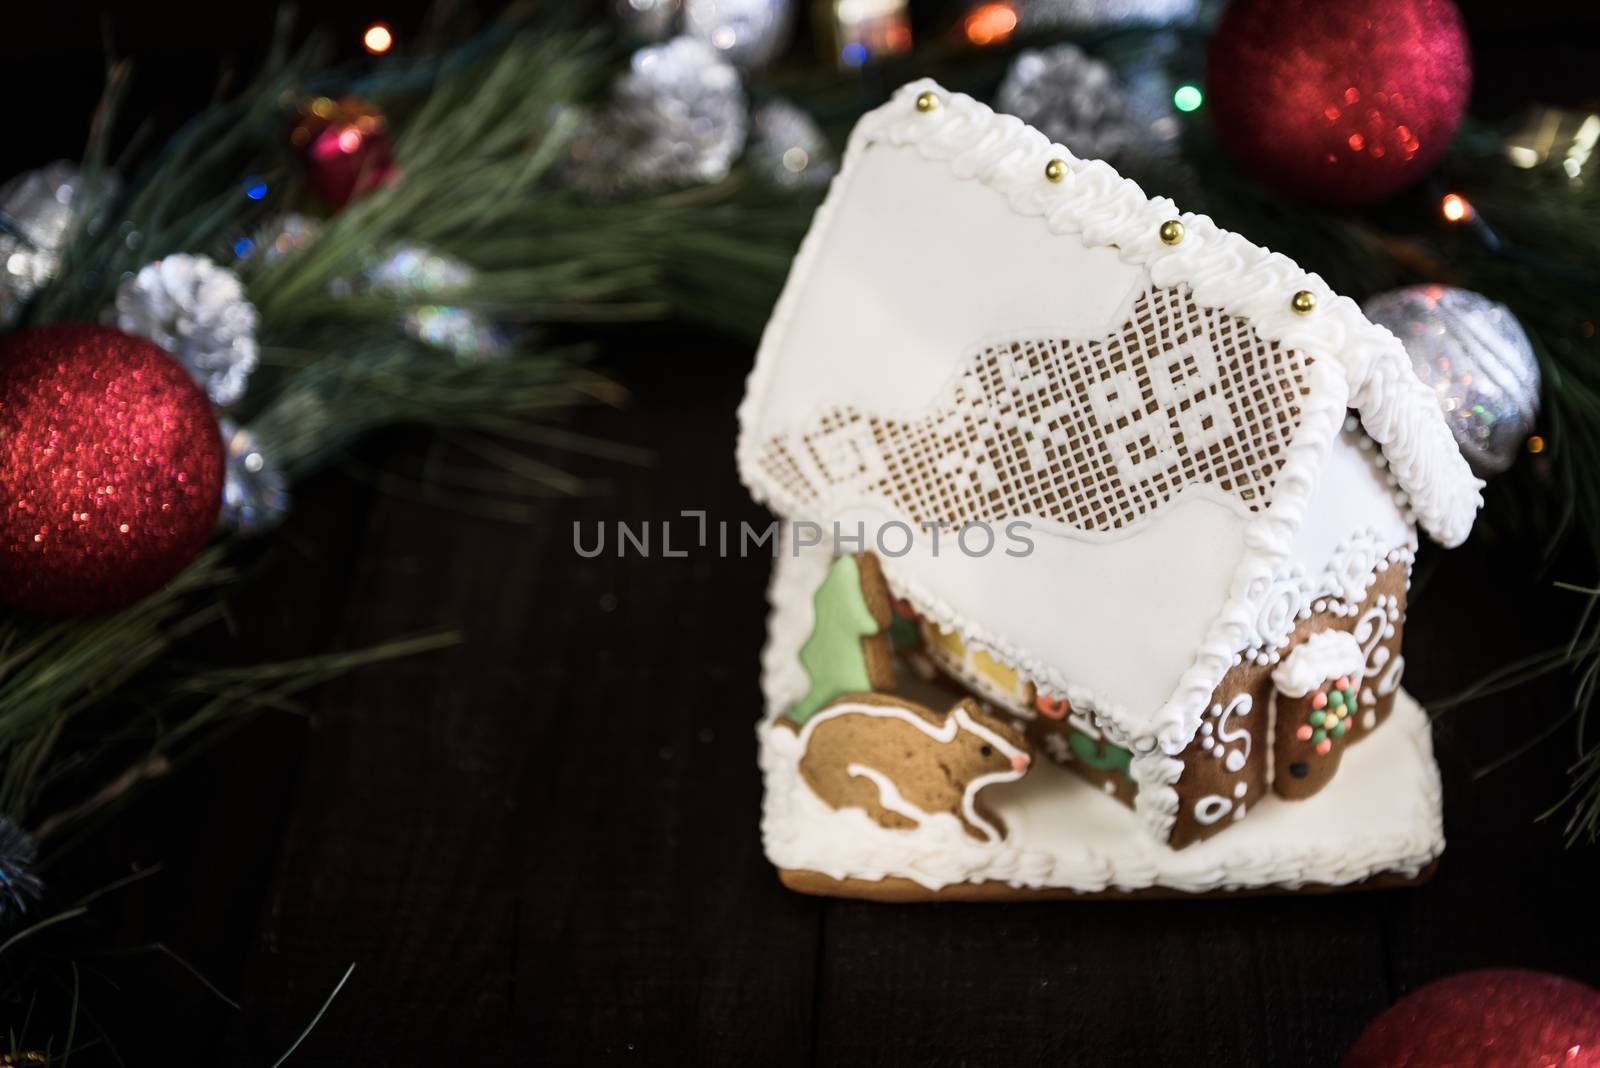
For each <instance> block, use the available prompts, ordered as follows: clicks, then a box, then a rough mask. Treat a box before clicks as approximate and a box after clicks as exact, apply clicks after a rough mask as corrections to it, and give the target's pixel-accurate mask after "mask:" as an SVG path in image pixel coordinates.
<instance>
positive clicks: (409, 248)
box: [360, 241, 478, 297]
mask: <svg viewBox="0 0 1600 1068" xmlns="http://www.w3.org/2000/svg"><path fill="white" fill-rule="evenodd" d="M477 277H478V272H477V271H475V270H473V269H472V265H471V264H470V263H467V262H466V261H464V260H459V259H457V258H456V257H454V256H451V255H449V254H447V253H444V252H440V251H439V250H438V249H435V248H432V247H430V246H428V245H419V244H415V243H412V242H409V241H401V242H396V243H395V244H393V245H390V246H389V247H388V248H387V249H385V250H384V251H383V252H382V253H381V254H379V255H377V256H373V257H372V258H371V259H369V260H368V261H367V262H366V263H364V264H363V265H362V268H361V280H360V288H361V289H362V290H364V291H365V292H369V293H381V294H383V295H384V296H390V297H437V296H444V295H448V294H449V293H451V292H453V291H459V290H462V289H465V288H466V287H467V286H469V285H471V284H472V283H473V281H474V280H475V279H476V278H477Z"/></svg>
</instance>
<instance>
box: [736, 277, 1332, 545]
mask: <svg viewBox="0 0 1600 1068" xmlns="http://www.w3.org/2000/svg"><path fill="white" fill-rule="evenodd" d="M1310 363H1311V361H1310V358H1309V357H1307V356H1305V355H1304V354H1302V353H1299V352H1297V351H1296V350H1293V349H1288V348H1284V347H1282V346H1280V345H1278V344H1277V343H1276V342H1266V341H1262V340H1261V339H1260V338H1259V337H1258V336H1257V335H1256V334H1255V333H1254V332H1253V331H1252V330H1251V329H1250V327H1249V325H1248V324H1247V323H1246V322H1245V321H1244V320H1242V319H1239V318H1236V317H1233V316H1229V315H1225V314H1222V313H1220V312H1217V311H1214V310H1209V309H1206V308H1202V307H1200V306H1199V305H1197V304H1196V303H1194V301H1193V300H1191V299H1189V297H1188V295H1187V293H1186V291H1184V290H1182V289H1151V290H1147V291H1146V292H1145V293H1144V294H1142V295H1141V296H1140V297H1139V299H1138V300H1137V301H1136V302H1135V304H1134V307H1133V316H1132V318H1131V319H1130V320H1129V321H1128V322H1127V323H1125V324H1124V325H1123V326H1122V328H1121V329H1120V330H1119V331H1118V332H1117V333H1115V334H1113V335H1112V336H1110V337H1109V338H1106V339H1102V340H1097V341H1078V342H1073V341H1061V340H1023V341H1014V342H1009V343H1005V344H999V345H992V346H989V347H987V348H985V349H983V350H981V351H980V352H979V353H978V354H977V355H976V356H975V357H973V358H971V359H969V361H968V363H967V365H966V368H965V371H964V373H963V374H962V375H961V376H960V378H959V379H958V381H957V382H956V383H955V384H954V385H953V386H952V387H950V388H949V389H948V390H947V392H946V394H945V399H944V403H942V404H941V405H939V407H938V408H937V409H935V410H934V411H933V412H931V413H929V414H927V415H924V416H921V417H919V418H916V419H912V420H896V419H889V418H882V417H879V416H877V415H874V414H871V413H867V412H861V411H859V410H857V409H856V408H854V407H834V408H830V409H828V410H827V411H826V412H825V413H824V414H823V415H822V417H821V418H820V420H819V421H818V422H817V423H816V424H814V426H813V427H812V428H811V429H809V430H806V431H803V432H799V433H789V434H783V435H779V436H777V437H774V438H772V439H770V440H769V441H768V442H767V443H766V444H765V446H764V448H763V449H762V450H761V456H760V463H761V464H762V465H763V466H764V467H765V468H766V470H767V473H768V475H769V477H771V478H772V479H773V480H774V481H776V482H777V483H779V484H781V485H783V486H784V487H785V489H787V490H788V491H789V492H790V493H791V494H792V495H793V499H795V500H797V501H800V502H804V503H807V504H813V505H814V504H817V503H819V502H823V501H827V500H828V499H830V498H831V497H833V496H835V495H836V494H840V493H868V494H873V495H879V496H882V497H884V498H886V499H887V500H888V501H889V502H891V503H892V504H893V505H894V506H895V507H896V508H897V509H898V510H899V511H900V512H901V514H903V515H905V516H907V517H909V518H910V519H912V520H914V521H916V522H919V523H922V522H945V523H952V524H961V523H968V522H979V521H993V520H1002V519H1008V518H1014V517H1021V516H1027V517H1033V518H1041V519H1050V520H1055V521H1057V522H1059V523H1061V524H1063V525H1065V526H1068V527H1071V528H1074V529H1077V530H1082V531H1086V532H1109V531H1115V530H1122V529H1126V528H1128V527H1131V526H1133V525H1135V524H1137V523H1139V522H1140V521H1141V520H1143V519H1145V518H1147V517H1148V516H1150V515H1151V514H1153V513H1154V512H1155V511H1156V510H1157V509H1159V508H1160V507H1161V506H1162V505H1163V504H1165V503H1166V502H1167V501H1169V500H1171V499H1172V497H1173V496H1175V495H1176V494H1177V493H1178V491H1180V490H1181V489H1183V488H1184V487H1186V486H1191V485H1199V484H1204V485H1208V486H1211V487H1214V488H1215V489H1217V490H1220V491H1221V492H1223V493H1225V494H1227V495H1229V496H1231V497H1232V498H1233V499H1235V500H1236V501H1237V502H1238V503H1239V504H1240V505H1241V506H1242V507H1243V508H1244V509H1247V510H1249V511H1252V512H1254V511H1260V510H1262V509H1264V508H1266V507H1267V505H1268V504H1269V502H1270V499H1271V493H1272V486H1273V483H1274V481H1275V479H1276V478H1277V475H1278V472H1279V470H1280V469H1281V468H1282V466H1283V462H1284V459H1285V449H1286V448H1287V446H1288V444H1289V441H1290V439H1291V438H1292V437H1293V435H1294V432H1295V429H1296V427H1297V426H1298V424H1299V420H1300V414H1301V410H1302V401H1303V399H1304V398H1305V396H1306V395H1307V393H1308V392H1309V386H1308V384H1307V375H1306V371H1307V368H1308V367H1309V366H1310Z"/></svg>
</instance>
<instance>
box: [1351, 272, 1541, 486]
mask: <svg viewBox="0 0 1600 1068" xmlns="http://www.w3.org/2000/svg"><path fill="white" fill-rule="evenodd" d="M1362 310H1363V311H1365V312H1366V314H1367V318H1369V319H1371V320H1372V321H1373V322H1375V323H1377V324H1378V325H1379V326H1383V327H1386V328H1388V330H1389V331H1390V332H1391V333H1393V334H1394V335H1395V337H1397V338H1399V339H1400V341H1401V343H1402V344H1404V345H1405V347H1406V353H1407V355H1409V356H1410V357H1411V366H1412V367H1413V368H1414V369H1415V370H1416V372H1417V377H1418V378H1420V379H1422V381H1423V383H1424V384H1426V385H1427V386H1428V387H1429V388H1430V389H1432V390H1433V391H1434V393H1436V394H1437V395H1438V397H1439V407H1440V409H1442V410H1443V412H1444V415H1445V419H1446V420H1447V421H1448V422H1449V424H1450V432H1451V433H1452V434H1454V435H1455V439H1456V444H1458V445H1460V446H1461V454H1462V455H1463V456H1465V457H1466V458H1467V463H1469V464H1471V465H1472V470H1473V471H1474V472H1475V473H1477V474H1478V475H1479V476H1480V477H1488V476H1489V475H1494V474H1498V473H1500V472H1501V471H1504V470H1505V469H1506V468H1508V467H1510V466H1511V464H1512V461H1513V460H1515V459H1516V456H1517V450H1518V449H1519V448H1521V446H1522V443H1523V442H1524V441H1525V440H1526V439H1527V437H1528V434H1529V432H1530V431H1532V430H1533V424H1534V420H1535V418H1537V417H1538V414H1539V363H1538V361H1537V360H1536V359H1535V358H1534V355H1533V345H1532V344H1531V343H1530V342H1529V341H1528V335H1527V333H1526V332H1525V331H1524V330H1523V329H1522V324H1521V323H1519V322H1517V317H1516V316H1514V315H1512V314H1511V310H1510V309H1509V308H1507V307H1506V306H1505V305H1504V304H1500V303H1498V302H1496V301H1492V300H1490V299H1489V298H1488V297H1485V296H1483V295H1482V294H1481V293H1474V292H1472V291H1471V290H1470V289H1456V288H1454V287H1452V286H1437V285H1423V286H1407V287H1405V288H1404V289H1395V290H1390V291H1389V292H1387V293H1380V294H1378V295H1377V296H1375V297H1373V298H1372V299H1371V300H1368V301H1367V302H1366V304H1365V305H1363V306H1362Z"/></svg>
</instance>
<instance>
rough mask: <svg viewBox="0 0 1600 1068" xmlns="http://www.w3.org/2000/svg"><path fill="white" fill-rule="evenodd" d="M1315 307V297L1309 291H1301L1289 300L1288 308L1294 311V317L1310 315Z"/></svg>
mask: <svg viewBox="0 0 1600 1068" xmlns="http://www.w3.org/2000/svg"><path fill="white" fill-rule="evenodd" d="M1316 306H1317V295H1316V294H1315V293H1313V292H1311V290H1309V289H1302V290H1301V291H1300V292H1298V293H1296V294H1295V295H1294V296H1292V297H1290V298H1289V307H1290V308H1292V309H1294V313H1295V314H1296V315H1310V314H1311V312H1312V310H1313V309H1315V308H1316Z"/></svg>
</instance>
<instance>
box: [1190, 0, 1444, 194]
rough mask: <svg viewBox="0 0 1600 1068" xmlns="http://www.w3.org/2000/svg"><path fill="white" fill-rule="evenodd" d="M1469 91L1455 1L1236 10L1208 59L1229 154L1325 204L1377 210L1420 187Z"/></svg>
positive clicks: (1213, 101)
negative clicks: (1412, 187) (1381, 203)
mask: <svg viewBox="0 0 1600 1068" xmlns="http://www.w3.org/2000/svg"><path fill="white" fill-rule="evenodd" d="M1471 88H1472V58H1471V53H1470V52H1469V51H1468V48H1467V35H1466V31H1465V30H1464V29H1463V27H1462V24H1461V15H1460V13H1459V12H1457V11H1456V8H1455V5H1454V4H1452V3H1451V2H1450V0H1337V2H1335V0H1234V2H1233V3H1231V4H1229V5H1228V8H1227V10H1226V11H1225V12H1224V13H1223V16H1222V18H1221V20H1220V21H1219V22H1218V23H1217V29H1216V32H1215V33H1214V34H1213V35H1212V37H1211V42H1210V45H1209V46H1208V49H1207V53H1206V103H1207V106H1208V107H1209V108H1210V110H1211V117H1212V121H1213V123H1214V124H1215V126H1216V130H1217V136H1218V139H1219V140H1220V141H1221V143H1222V146H1223V148H1224V149H1226V150H1227V152H1228V154H1229V155H1230V156H1232V157H1233V159H1234V161H1235V162H1236V163H1238V164H1239V166H1240V167H1242V168H1244V169H1245V170H1246V171H1248V172H1249V173H1250V174H1252V175H1254V176H1255V177H1256V178H1258V179H1260V180H1261V181H1262V182H1265V183H1266V184H1268V185H1271V186H1274V187H1276V188H1278V189H1281V190H1282V191H1284V192H1285V193H1288V194H1289V195H1291V196H1294V197H1296V198H1298V199H1301V200H1307V201H1314V202H1317V203H1323V204H1336V205H1356V204H1374V203H1377V202H1379V201H1382V200H1385V199H1387V198H1388V197H1390V196H1393V195H1394V194H1395V193H1397V192H1399V191H1400V190H1402V189H1404V188H1406V187H1407V186H1410V185H1412V184H1414V183H1416V182H1417V181H1420V180H1421V179H1422V178H1423V177H1424V176H1425V175H1427V174H1428V172H1429V171H1431V170H1432V169H1433V167H1434V165H1435V164H1436V163H1438V161H1439V158H1440V157H1441V156H1442V155H1443V154H1444V150H1445V147H1446V146H1447V145H1448V144H1449V141H1450V136H1451V135H1452V134H1453V133H1454V132H1455V129H1456V126H1457V125H1458V124H1459V123H1460V121H1461V114H1462V111H1463V110H1465V108H1466V105H1467V94H1468V91H1469V90H1470V89H1471Z"/></svg>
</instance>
